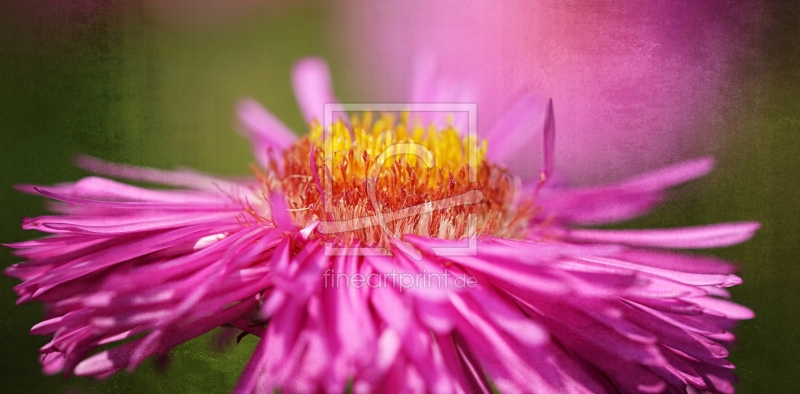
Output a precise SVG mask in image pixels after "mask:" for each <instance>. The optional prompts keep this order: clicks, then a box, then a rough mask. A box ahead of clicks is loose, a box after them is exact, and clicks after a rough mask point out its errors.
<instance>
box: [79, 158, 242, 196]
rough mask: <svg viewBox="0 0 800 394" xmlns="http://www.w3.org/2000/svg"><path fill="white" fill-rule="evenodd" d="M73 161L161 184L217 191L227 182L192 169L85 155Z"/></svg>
mask: <svg viewBox="0 0 800 394" xmlns="http://www.w3.org/2000/svg"><path fill="white" fill-rule="evenodd" d="M75 162H76V164H77V165H78V167H81V168H84V169H86V170H89V171H93V172H97V173H100V174H104V175H109V176H113V177H118V178H124V179H132V180H137V181H145V182H152V183H156V184H161V185H170V186H177V187H187V188H190V189H197V190H214V191H217V190H219V188H220V186H223V187H224V186H226V185H227V184H228V182H227V181H225V180H222V179H219V178H216V177H213V176H210V175H205V174H201V173H198V172H196V171H192V170H175V171H165V170H159V169H155V168H147V167H138V166H132V165H127V164H117V163H112V162H108V161H105V160H100V159H97V158H94V157H91V156H86V155H80V156H78V157H76V158H75Z"/></svg>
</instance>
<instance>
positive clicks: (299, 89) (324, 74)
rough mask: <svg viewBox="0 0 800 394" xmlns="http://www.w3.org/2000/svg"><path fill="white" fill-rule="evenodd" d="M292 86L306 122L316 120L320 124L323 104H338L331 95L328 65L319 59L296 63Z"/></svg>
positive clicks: (331, 87)
mask: <svg viewBox="0 0 800 394" xmlns="http://www.w3.org/2000/svg"><path fill="white" fill-rule="evenodd" d="M292 86H293V87H294V92H295V96H296V98H297V103H298V105H299V106H300V111H301V112H302V113H303V117H304V118H305V120H306V122H311V121H313V120H316V121H317V122H320V123H322V122H323V119H324V116H325V113H324V112H325V104H335V103H338V102H339V100H337V99H336V97H335V96H334V94H333V84H332V82H331V75H330V71H328V65H327V64H326V63H325V61H324V60H322V59H320V58H307V59H304V60H302V61H300V62H298V63H297V64H296V65H295V66H294V69H293V70H292Z"/></svg>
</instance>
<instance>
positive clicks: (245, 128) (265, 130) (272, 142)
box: [236, 99, 297, 167]
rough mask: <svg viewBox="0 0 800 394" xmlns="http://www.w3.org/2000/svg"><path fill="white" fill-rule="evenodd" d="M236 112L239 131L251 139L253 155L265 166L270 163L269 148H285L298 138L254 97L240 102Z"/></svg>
mask: <svg viewBox="0 0 800 394" xmlns="http://www.w3.org/2000/svg"><path fill="white" fill-rule="evenodd" d="M236 114H237V116H238V118H239V123H240V126H239V132H240V133H242V134H243V135H244V136H245V137H247V139H248V140H250V145H251V146H252V147H253V156H254V157H255V158H256V159H257V160H258V162H259V163H261V165H262V166H263V167H266V166H267V164H268V158H267V151H268V150H269V149H275V150H284V149H286V148H288V147H290V146H291V145H292V144H293V143H294V142H295V141H296V140H297V135H295V134H294V133H293V132H292V131H291V130H290V129H289V128H288V127H286V125H284V124H283V123H282V122H281V121H280V120H278V118H276V117H275V115H273V114H271V113H270V112H269V111H267V110H266V109H264V107H262V106H261V104H259V103H258V102H256V101H255V100H253V99H244V100H242V101H241V102H239V105H238V106H237V108H236Z"/></svg>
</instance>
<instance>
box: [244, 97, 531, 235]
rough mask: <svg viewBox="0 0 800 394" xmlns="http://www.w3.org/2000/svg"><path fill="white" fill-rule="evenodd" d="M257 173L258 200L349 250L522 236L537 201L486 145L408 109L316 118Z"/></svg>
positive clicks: (271, 155) (451, 127)
mask: <svg viewBox="0 0 800 394" xmlns="http://www.w3.org/2000/svg"><path fill="white" fill-rule="evenodd" d="M309 128H310V131H309V134H308V136H307V137H304V138H302V139H300V140H298V141H297V142H296V143H295V144H294V145H293V146H292V147H290V148H288V149H287V150H285V151H283V152H280V153H276V152H270V157H271V159H270V164H269V166H268V168H267V169H266V171H260V170H258V171H257V172H256V174H257V175H258V179H259V187H261V188H262V189H263V191H264V195H269V193H272V192H278V193H280V194H282V195H284V196H285V198H286V201H287V204H288V206H289V211H290V213H291V215H292V217H293V219H294V221H295V223H298V224H300V225H306V224H310V223H312V222H314V221H320V222H321V223H320V226H319V231H318V232H319V234H320V236H323V237H327V238H332V239H336V240H338V241H339V242H340V243H341V244H342V245H346V246H362V245H366V246H375V247H385V246H387V245H388V242H390V241H391V239H392V238H395V237H396V238H400V239H402V237H403V236H404V235H406V234H414V235H422V236H427V237H433V238H443V239H453V240H456V239H462V238H467V237H482V236H496V237H504V238H522V237H524V235H525V233H526V229H527V227H528V220H529V218H530V217H531V216H533V213H534V204H532V202H529V201H528V200H527V199H525V198H522V197H521V196H520V193H519V187H518V181H517V180H516V178H514V177H513V176H511V175H510V174H508V172H507V171H506V170H505V169H504V168H503V167H500V166H497V165H494V164H492V163H490V162H489V161H488V160H487V158H486V151H487V149H488V146H487V142H486V141H485V140H482V141H479V140H478V139H477V138H476V137H474V136H462V135H461V134H460V133H459V132H458V130H456V129H455V128H454V127H453V126H452V125H450V124H448V125H447V126H445V127H441V128H437V127H436V126H435V125H423V124H422V123H421V122H419V121H414V122H412V121H411V117H410V116H409V114H408V113H400V114H393V113H382V114H375V113H372V112H365V113H362V114H359V115H354V116H352V117H351V119H350V120H349V122H346V121H344V120H337V121H336V122H334V123H332V124H331V125H330V126H329V127H328V128H325V127H323V126H322V125H321V124H319V123H318V122H313V123H312V124H310V126H309Z"/></svg>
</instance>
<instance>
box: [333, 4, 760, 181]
mask: <svg viewBox="0 0 800 394" xmlns="http://www.w3.org/2000/svg"><path fill="white" fill-rule="evenodd" d="M758 7H759V6H757V5H753V4H750V3H749V4H744V3H742V4H738V3H733V2H730V1H719V0H710V1H704V2H692V1H683V0H656V1H648V2H626V3H625V4H622V3H618V2H597V1H569V2H562V1H537V0H506V1H502V2H496V1H491V0H477V1H469V2H462V1H457V0H439V1H426V0H410V1H383V2H371V1H362V0H351V1H350V2H349V6H348V7H347V8H346V11H345V14H344V15H343V16H339V18H338V20H345V22H343V23H342V27H341V31H344V32H346V35H347V38H348V39H347V40H343V41H344V42H347V43H352V44H351V46H352V47H353V49H352V50H351V53H352V54H353V55H352V56H350V57H349V58H350V59H354V60H355V62H356V65H357V66H358V67H354V71H353V74H352V75H351V77H353V78H356V77H357V78H361V79H363V80H369V81H370V87H373V86H374V87H376V89H374V91H376V92H375V93H377V92H380V93H381V94H384V95H386V96H385V97H384V98H383V99H384V100H389V101H393V100H397V99H398V95H400V94H403V92H404V91H405V88H406V86H405V85H404V84H402V83H398V82H397V81H400V80H402V79H400V78H397V77H398V76H402V75H405V74H406V71H407V69H408V64H409V61H408V59H411V58H412V57H413V56H414V55H415V54H416V53H419V52H420V51H427V52H429V53H431V54H433V55H435V56H436V58H437V60H438V61H439V66H440V67H441V68H442V69H443V70H444V71H445V72H446V73H447V74H448V75H457V76H459V77H461V78H469V79H470V80H471V81H472V82H473V84H474V86H473V88H472V89H471V91H461V92H460V93H461V94H462V95H461V96H459V99H460V100H462V101H470V102H477V103H478V105H479V107H480V109H481V110H480V113H481V114H480V116H479V122H483V123H481V128H482V129H486V128H487V127H488V125H490V124H492V123H494V122H495V121H496V120H497V118H498V117H499V116H502V114H503V113H505V109H506V108H507V107H508V105H509V103H513V102H514V101H515V100H516V99H517V98H518V95H519V94H520V92H521V91H522V90H523V89H528V90H530V91H533V92H537V94H540V95H541V96H538V97H537V98H538V99H539V100H538V106H539V107H540V108H541V110H540V111H539V113H543V112H544V107H545V105H546V103H547V98H548V97H552V98H553V100H554V101H555V102H556V103H558V104H559V125H560V128H559V140H560V141H562V142H563V144H560V145H559V146H558V147H557V149H556V151H557V158H556V162H557V163H556V164H557V165H558V168H560V169H561V170H562V171H563V172H565V173H567V174H568V175H569V176H570V179H571V180H572V181H578V182H581V183H591V182H592V181H593V180H594V181H595V182H596V181H597V179H599V178H603V179H613V177H614V176H617V177H619V176H627V175H631V174H634V173H636V172H638V171H640V170H643V169H652V168H657V167H658V166H662V165H665V164H668V163H671V162H675V161H676V160H677V159H678V158H681V157H684V158H685V157H692V155H696V154H697V152H703V151H707V150H708V149H709V148H708V147H711V146H714V145H712V144H713V143H715V142H716V141H718V140H719V139H720V138H724V134H722V133H721V132H717V133H715V132H714V131H717V130H719V131H721V130H720V128H721V127H720V126H719V121H718V119H720V118H722V117H723V116H724V114H725V113H727V112H728V111H729V109H728V107H727V106H728V105H731V104H733V105H735V103H736V101H735V100H736V98H735V96H736V92H734V91H732V88H731V86H735V84H731V82H730V81H731V78H733V77H734V76H735V74H734V72H735V67H736V65H737V61H739V60H740V59H741V57H742V55H741V54H742V53H746V52H747V51H748V50H751V48H753V46H754V45H756V44H755V42H754V41H752V40H751V39H750V38H748V37H753V36H757V35H754V34H748V32H749V31H752V30H753V29H757V28H758V26H759V24H760V22H759V21H760V20H761V19H762V18H761V14H760V13H759V10H758ZM387 76H388V78H387ZM373 81H374V82H373ZM433 99H434V100H437V98H433ZM711 138H715V140H711ZM698 147H700V148H699V149H698ZM609 177H612V178H609Z"/></svg>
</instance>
